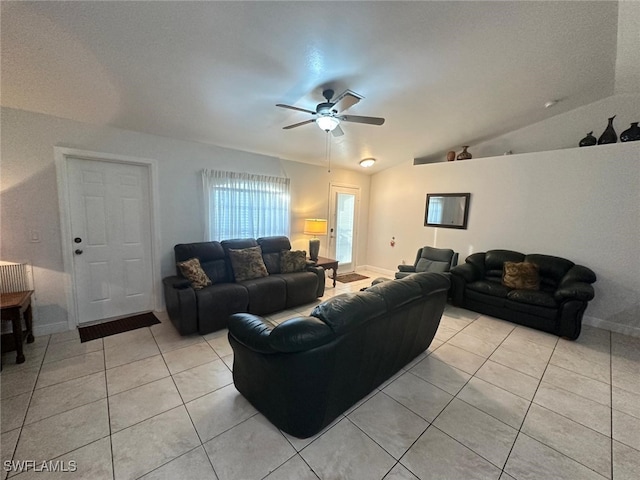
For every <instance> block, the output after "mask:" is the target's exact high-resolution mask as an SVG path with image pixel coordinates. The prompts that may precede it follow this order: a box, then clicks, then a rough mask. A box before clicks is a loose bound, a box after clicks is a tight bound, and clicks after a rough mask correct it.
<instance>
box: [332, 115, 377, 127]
mask: <svg viewBox="0 0 640 480" xmlns="http://www.w3.org/2000/svg"><path fill="white" fill-rule="evenodd" d="M338 118H339V119H340V120H343V121H345V122H355V123H366V124H368V125H382V124H383V123H384V118H380V117H361V116H359V115H341V116H339V117H338Z"/></svg>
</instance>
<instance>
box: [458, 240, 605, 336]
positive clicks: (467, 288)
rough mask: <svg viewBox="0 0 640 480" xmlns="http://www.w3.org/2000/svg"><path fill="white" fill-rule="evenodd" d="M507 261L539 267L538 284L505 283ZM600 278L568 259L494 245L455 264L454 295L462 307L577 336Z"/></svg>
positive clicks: (549, 330)
mask: <svg viewBox="0 0 640 480" xmlns="http://www.w3.org/2000/svg"><path fill="white" fill-rule="evenodd" d="M505 262H514V263H520V262H527V263H531V264H534V265H535V266H537V271H538V275H539V288H538V289H526V290H525V289H518V288H509V287H507V286H505V285H504V284H503V273H504V264H505ZM595 281H596V275H595V273H594V272H593V271H592V270H591V269H589V268H587V267H583V266H581V265H575V264H574V263H573V262H571V261H569V260H566V259H564V258H560V257H553V256H550V255H540V254H533V255H525V254H522V253H519V252H514V251H511V250H490V251H487V252H486V253H484V252H483V253H474V254H472V255H470V256H469V257H467V259H466V260H465V263H464V264H463V265H458V266H457V267H454V268H452V269H451V284H452V285H451V300H452V303H453V304H454V305H455V306H458V307H464V308H468V309H469V310H473V311H476V312H480V313H484V314H486V315H491V316H494V317H498V318H502V319H504V320H509V321H511V322H515V323H519V324H522V325H526V326H528V327H532V328H536V329H539V330H543V331H545V332H549V333H553V334H555V335H559V336H562V337H566V338H569V339H571V340H575V339H576V338H578V336H579V335H580V329H581V327H582V316H583V314H584V311H585V309H586V308H587V302H589V301H590V300H592V299H593V296H594V291H593V287H592V286H591V284H592V283H594V282H595Z"/></svg>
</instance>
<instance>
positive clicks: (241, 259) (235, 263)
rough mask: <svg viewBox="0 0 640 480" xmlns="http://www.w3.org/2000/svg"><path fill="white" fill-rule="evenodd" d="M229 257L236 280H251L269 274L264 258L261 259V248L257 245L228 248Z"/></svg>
mask: <svg viewBox="0 0 640 480" xmlns="http://www.w3.org/2000/svg"><path fill="white" fill-rule="evenodd" d="M229 259H230V260H231V266H232V268H233V275H234V277H235V278H236V282H244V281H245V280H252V279H254V278H261V277H266V276H267V275H269V272H268V271H267V267H266V266H265V264H264V260H263V259H262V249H261V248H260V247H259V246H258V247H249V248H242V249H240V250H236V249H234V248H230V249H229Z"/></svg>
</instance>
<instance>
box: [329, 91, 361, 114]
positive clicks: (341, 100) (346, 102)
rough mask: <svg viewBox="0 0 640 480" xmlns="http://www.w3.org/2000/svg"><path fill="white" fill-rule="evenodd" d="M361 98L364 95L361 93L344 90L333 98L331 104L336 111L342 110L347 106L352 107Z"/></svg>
mask: <svg viewBox="0 0 640 480" xmlns="http://www.w3.org/2000/svg"><path fill="white" fill-rule="evenodd" d="M363 98H364V97H363V96H362V95H359V94H357V93H356V92H354V91H352V90H345V91H344V92H342V93H341V94H340V95H338V96H337V97H336V98H335V99H334V101H333V105H334V107H335V109H336V110H337V111H338V112H344V111H345V110H347V109H348V108H351V107H353V106H354V105H355V104H356V103H358V102H359V101H360V100H362V99H363Z"/></svg>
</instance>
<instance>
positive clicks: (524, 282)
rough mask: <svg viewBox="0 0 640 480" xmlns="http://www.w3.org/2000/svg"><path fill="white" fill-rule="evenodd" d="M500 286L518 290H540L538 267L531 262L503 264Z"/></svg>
mask: <svg viewBox="0 0 640 480" xmlns="http://www.w3.org/2000/svg"><path fill="white" fill-rule="evenodd" d="M502 284H503V285H504V286H505V287H509V288H515V289H519V290H540V276H539V275H538V266H537V265H536V264H535V263H531V262H504V267H503V271H502Z"/></svg>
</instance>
